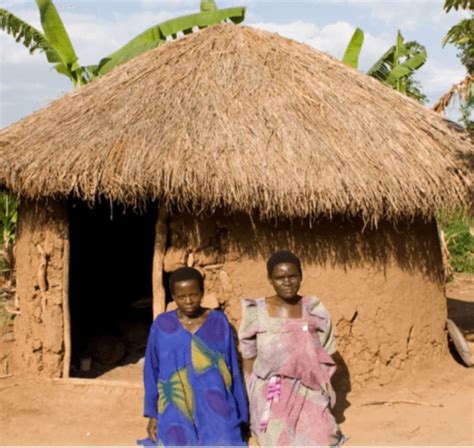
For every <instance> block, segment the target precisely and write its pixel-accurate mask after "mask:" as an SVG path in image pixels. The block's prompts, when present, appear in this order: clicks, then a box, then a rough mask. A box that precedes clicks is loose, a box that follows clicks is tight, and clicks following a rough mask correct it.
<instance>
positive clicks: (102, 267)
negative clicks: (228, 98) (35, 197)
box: [69, 201, 157, 380]
mask: <svg viewBox="0 0 474 448" xmlns="http://www.w3.org/2000/svg"><path fill="white" fill-rule="evenodd" d="M156 210H157V206H155V204H153V205H150V206H148V207H147V209H146V210H145V211H136V210H132V209H129V208H124V207H123V206H120V205H118V204H111V203H109V202H105V201H103V202H99V203H96V204H95V205H94V206H93V207H90V206H89V205H87V204H86V203H84V202H80V201H71V202H70V205H69V217H70V274H69V307H70V325H71V363H70V365H71V369H70V376H75V377H85V378H96V377H99V376H100V377H103V378H106V379H113V380H129V379H131V377H133V378H132V379H139V378H140V377H141V371H142V368H143V366H142V360H143V356H144V352H145V346H146V340H147V336H148V331H149V328H150V325H151V323H152V319H153V310H152V262H153V244H154V226H155V219H156ZM135 377H137V378H135Z"/></svg>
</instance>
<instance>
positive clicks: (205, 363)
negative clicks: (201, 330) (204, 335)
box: [191, 338, 212, 373]
mask: <svg viewBox="0 0 474 448" xmlns="http://www.w3.org/2000/svg"><path fill="white" fill-rule="evenodd" d="M203 345H204V344H202V343H201V342H200V341H198V340H197V339H196V338H193V339H192V341H191V360H192V363H193V368H194V370H195V371H196V372H197V373H202V372H204V371H205V370H207V369H209V368H211V367H212V358H211V357H210V356H209V355H208V354H207V353H206V351H207V350H205V348H204V347H203ZM206 348H207V347H206Z"/></svg>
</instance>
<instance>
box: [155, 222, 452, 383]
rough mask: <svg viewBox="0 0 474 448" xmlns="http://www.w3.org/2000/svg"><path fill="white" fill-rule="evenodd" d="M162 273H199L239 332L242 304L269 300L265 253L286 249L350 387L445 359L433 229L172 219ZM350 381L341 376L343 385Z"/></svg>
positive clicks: (386, 379) (430, 226)
mask: <svg viewBox="0 0 474 448" xmlns="http://www.w3.org/2000/svg"><path fill="white" fill-rule="evenodd" d="M168 232H169V237H168V246H169V247H168V249H167V251H166V254H165V258H164V268H165V270H166V271H168V272H170V271H172V270H173V269H176V268H177V267H179V266H183V265H188V266H194V267H196V268H198V269H199V270H200V271H201V272H202V273H203V274H204V275H205V287H206V298H205V301H206V304H208V305H213V304H214V305H217V304H220V305H221V306H222V307H223V309H224V311H225V312H226V314H227V315H228V317H229V319H230V321H231V322H232V324H233V325H234V326H235V327H237V328H238V325H239V323H240V318H241V310H240V302H239V300H240V299H241V298H242V297H259V296H266V295H270V294H272V289H271V287H270V285H269V284H268V281H267V278H266V270H265V260H266V258H267V257H268V255H269V254H270V253H271V252H272V251H274V250H278V249H283V248H289V249H291V250H294V251H295V252H296V253H297V254H299V255H300V257H301V258H302V260H303V269H304V277H303V286H302V290H301V292H302V293H303V294H313V295H317V296H318V297H320V298H321V299H322V300H323V302H324V304H325V305H326V307H327V308H328V309H329V311H330V313H331V315H332V318H333V322H334V323H335V325H336V329H337V335H338V351H339V353H340V363H342V364H344V366H345V365H347V369H346V374H347V375H348V376H350V383H352V386H354V387H356V388H357V386H360V385H363V384H365V383H366V382H367V381H374V382H377V383H379V384H386V383H389V382H391V381H393V380H396V379H397V378H399V377H400V376H402V375H405V374H407V373H409V372H411V371H413V369H415V368H418V367H422V366H425V365H429V364H430V363H432V362H433V361H434V360H436V359H438V358H439V357H441V356H442V355H443V354H445V353H446V350H447V345H446V336H445V333H444V326H445V322H446V318H447V306H446V299H445V296H444V283H443V272H442V261H441V252H440V248H439V242H438V238H437V233H436V226H435V224H434V223H425V222H422V221H421V220H420V221H415V222H412V223H408V222H407V223H398V224H397V225H396V226H394V225H392V224H389V223H382V224H380V225H379V226H378V228H377V229H364V226H363V223H361V222H357V221H356V222H347V221H343V220H342V219H335V220H333V221H332V222H327V221H321V222H318V223H316V224H313V225H312V226H311V227H310V226H309V224H308V223H307V222H300V223H293V224H291V223H287V222H279V223H276V224H275V223H263V222H260V221H258V220H250V218H249V217H248V216H246V215H230V216H224V215H223V214H221V215H213V216H209V217H206V216H203V217H201V218H195V217H191V216H189V215H184V214H174V215H173V216H171V217H170V219H169V224H168ZM347 380H349V378H347Z"/></svg>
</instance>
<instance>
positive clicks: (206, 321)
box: [140, 268, 248, 446]
mask: <svg viewBox="0 0 474 448" xmlns="http://www.w3.org/2000/svg"><path fill="white" fill-rule="evenodd" d="M169 283H170V291H171V294H172V296H173V299H174V301H175V302H176V305H177V309H176V310H175V311H170V312H167V313H163V314H160V315H159V316H158V317H157V318H156V319H155V321H154V322H153V324H152V327H151V330H150V335H149V338H148V345H147V350H146V355H145V369H144V382H145V417H148V418H149V421H148V426H147V432H148V438H147V439H145V440H143V441H141V442H140V443H141V444H144V445H163V446H174V445H240V446H245V445H246V443H245V441H244V438H243V434H242V430H243V428H245V427H246V425H247V423H248V405H247V398H246V395H245V390H244V386H243V382H242V377H241V374H240V369H239V365H238V362H237V352H236V348H235V340H234V334H233V331H232V328H231V326H230V324H229V321H228V320H227V318H226V316H225V314H224V313H222V312H221V311H216V310H210V309H205V308H202V307H201V299H202V296H203V292H204V288H203V277H202V275H201V274H200V273H199V271H197V270H196V269H192V268H181V269H178V270H176V271H175V272H173V273H172V274H171V276H170V282H169Z"/></svg>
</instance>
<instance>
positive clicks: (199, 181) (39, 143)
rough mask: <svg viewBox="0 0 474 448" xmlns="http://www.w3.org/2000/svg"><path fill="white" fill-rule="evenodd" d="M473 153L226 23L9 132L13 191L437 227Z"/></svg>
mask: <svg viewBox="0 0 474 448" xmlns="http://www.w3.org/2000/svg"><path fill="white" fill-rule="evenodd" d="M465 148H466V142H465V141H464V140H463V137H462V136H460V135H457V134H455V133H454V132H452V131H450V130H448V128H447V126H446V125H445V123H443V119H442V118H441V117H440V116H439V115H437V114H435V113H433V112H431V111H429V110H428V109H426V108H424V107H421V106H420V105H419V104H417V103H416V102H415V101H411V100H408V99H407V98H406V97H404V96H402V95H400V94H398V93H396V92H394V91H391V90H390V89H388V88H386V87H385V86H383V85H382V84H381V83H380V82H378V81H376V80H374V79H372V78H369V77H367V76H365V75H363V74H361V73H359V72H357V71H355V70H353V69H351V68H349V67H346V66H344V65H343V64H342V63H341V62H339V61H337V60H335V59H334V58H332V57H330V56H328V55H326V54H324V53H322V52H319V51H316V50H314V49H313V48H310V47H308V46H306V45H302V44H300V43H296V42H292V41H290V40H287V39H283V38H281V37H279V36H277V35H274V34H270V33H268V32H263V31H257V30H255V29H252V28H245V27H238V26H219V27H214V28H212V29H208V30H205V31H203V32H200V33H197V34H195V35H192V36H190V37H187V38H185V39H181V40H179V41H176V42H173V43H172V44H170V45H165V46H163V47H160V48H158V49H156V50H155V51H151V52H148V53H146V54H144V55H142V56H140V57H138V58H136V59H134V61H133V63H130V64H126V65H124V66H121V67H119V68H118V69H117V70H114V72H113V73H111V74H110V75H109V76H105V77H103V78H101V79H98V80H97V81H95V82H93V83H92V84H90V85H88V86H86V87H85V88H83V89H81V90H80V91H75V92H73V93H70V94H68V95H66V96H64V97H63V98H61V99H59V100H57V101H55V102H53V103H52V104H51V105H49V106H48V107H46V108H45V109H43V110H41V111H39V112H36V113H34V114H32V115H30V116H29V117H27V118H26V119H24V120H21V121H20V122H19V123H17V124H15V125H13V126H10V127H9V128H7V129H6V130H4V131H3V132H1V133H0V165H1V166H4V167H8V168H7V169H4V170H2V171H1V172H0V183H1V184H3V186H5V187H6V188H8V189H10V190H12V191H15V192H18V193H19V194H21V195H23V196H25V197H29V198H40V197H50V196H55V197H58V196H63V197H68V196H69V195H71V194H73V195H75V196H77V197H80V198H83V199H84V200H94V199H95V198H96V197H97V196H98V195H103V196H105V197H106V198H109V199H111V200H114V201H120V202H123V203H127V204H133V205H135V204H137V203H140V202H143V201H147V200H150V199H155V198H157V199H160V200H165V201H169V202H172V203H173V204H180V205H184V206H188V205H190V204H192V205H193V206H195V207H198V208H201V207H204V208H211V209H214V208H215V207H220V206H225V207H228V208H230V209H232V210H244V211H248V210H253V209H255V210H258V211H259V212H260V213H261V214H262V215H264V216H277V215H283V216H289V217H296V216H298V217H306V216H320V215H327V216H332V215H334V214H335V213H338V214H339V213H342V214H346V215H351V216H360V215H362V216H363V217H364V218H367V219H370V220H376V219H380V218H383V217H388V218H394V217H401V216H403V217H406V216H411V217H413V216H415V215H423V216H425V217H432V216H433V212H434V210H435V209H437V208H439V207H446V206H452V205H457V204H459V202H460V200H461V198H462V196H463V194H464V193H465V185H464V184H463V180H462V179H461V177H460V175H459V169H458V168H457V166H459V162H458V160H456V159H457V158H458V157H460V155H461V154H462V153H463V151H464V150H465ZM282 179H285V180H286V182H282V181H281V180H282Z"/></svg>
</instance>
